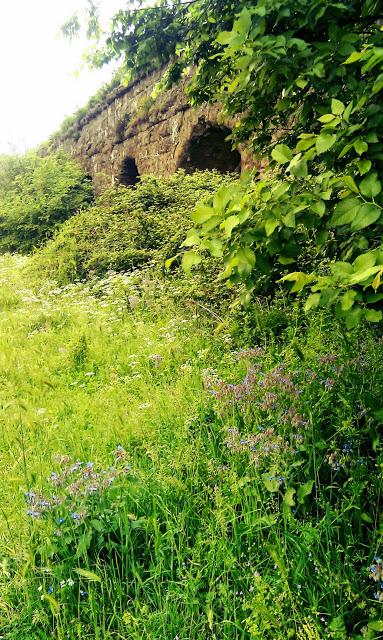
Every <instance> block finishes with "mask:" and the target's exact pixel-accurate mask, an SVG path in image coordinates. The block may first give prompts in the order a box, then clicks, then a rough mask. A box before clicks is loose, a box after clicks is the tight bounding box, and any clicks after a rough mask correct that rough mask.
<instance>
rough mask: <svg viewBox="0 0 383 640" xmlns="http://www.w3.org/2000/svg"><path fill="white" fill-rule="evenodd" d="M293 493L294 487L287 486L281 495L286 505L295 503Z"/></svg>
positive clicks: (291, 505)
mask: <svg viewBox="0 0 383 640" xmlns="http://www.w3.org/2000/svg"><path fill="white" fill-rule="evenodd" d="M294 493H295V489H293V487H288V488H287V489H286V493H285V495H284V496H283V502H284V503H285V504H287V506H288V507H293V506H294V505H295V500H294Z"/></svg>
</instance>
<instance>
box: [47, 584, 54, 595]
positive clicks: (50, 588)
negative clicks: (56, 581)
mask: <svg viewBox="0 0 383 640" xmlns="http://www.w3.org/2000/svg"><path fill="white" fill-rule="evenodd" d="M48 593H53V586H52V585H50V587H49V588H48Z"/></svg>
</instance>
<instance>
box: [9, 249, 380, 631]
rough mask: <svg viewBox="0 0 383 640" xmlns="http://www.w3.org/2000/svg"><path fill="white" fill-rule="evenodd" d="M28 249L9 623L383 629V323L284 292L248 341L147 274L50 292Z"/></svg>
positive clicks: (18, 298) (16, 289) (26, 626)
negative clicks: (138, 281)
mask: <svg viewBox="0 0 383 640" xmlns="http://www.w3.org/2000/svg"><path fill="white" fill-rule="evenodd" d="M29 260H30V258H27V259H25V258H20V257H14V258H11V257H3V258H2V259H1V260H0V283H1V287H0V309H1V312H2V317H3V319H4V322H2V323H1V324H0V343H1V344H2V345H3V350H2V352H1V357H2V373H3V378H2V379H3V384H2V385H1V386H0V405H1V407H2V438H3V440H2V442H3V444H2V451H1V465H0V498H1V505H2V509H1V514H2V518H1V521H0V554H1V558H2V561H1V563H0V589H1V607H0V626H1V629H2V633H3V634H5V636H6V637H7V638H9V640H21V639H23V640H24V638H28V639H29V638H31V639H34V640H35V639H36V640H37V639H38V638H40V639H41V638H49V637H52V634H53V635H55V636H57V637H58V638H59V637H63V638H65V637H66V636H68V635H69V637H72V638H73V639H76V640H85V639H86V640H87V639H88V638H89V639H90V638H97V637H99V638H100V639H101V638H102V640H111V639H112V638H113V637H118V636H121V637H123V638H125V637H129V638H131V639H132V640H141V639H142V638H151V639H152V638H153V639H158V640H160V638H161V639H162V638H175V637H176V636H177V635H178V636H179V638H188V637H190V638H193V639H194V638H200V639H201V640H205V638H210V637H214V636H215V637H216V638H219V639H220V640H221V639H222V640H253V639H254V638H259V640H261V639H262V640H283V638H292V639H294V640H328V638H334V639H337V640H342V639H347V640H349V639H351V638H352V639H354V640H357V639H358V640H361V639H362V638H369V639H370V640H373V639H375V638H376V639H377V638H379V633H380V632H381V628H382V620H381V618H382V615H381V599H382V595H381V592H382V590H381V585H380V581H379V580H378V578H379V577H380V572H381V571H383V568H381V563H380V562H379V560H378V557H376V556H380V555H381V545H382V522H381V519H382V508H381V482H382V478H381V468H382V467H381V465H382V455H383V453H382V443H381V439H380V433H379V432H380V426H381V416H382V401H381V388H382V384H383V379H382V376H383V374H382V367H381V362H382V357H383V347H382V342H381V340H380V339H379V336H378V335H376V334H375V330H374V327H370V328H365V327H363V329H354V330H353V331H351V332H350V333H349V335H348V339H347V341H346V340H345V339H344V335H343V331H342V328H341V327H340V325H339V324H338V323H337V322H334V320H333V318H332V317H331V314H329V313H327V312H322V311H318V312H317V314H316V315H315V317H306V318H305V320H304V321H305V322H306V325H305V329H304V330H302V331H300V330H299V328H300V326H301V325H300V322H301V320H300V311H299V309H298V307H297V308H296V309H292V308H291V307H290V306H288V305H287V303H286V300H281V301H280V302H279V303H278V306H277V308H274V307H273V306H271V307H270V308H269V309H267V308H265V309H264V314H265V315H267V314H270V313H272V312H275V313H279V312H280V311H281V309H285V315H286V316H287V322H285V324H284V328H282V326H280V327H279V332H280V333H279V336H278V343H275V342H272V340H270V335H271V334H270V333H269V332H268V331H262V330H261V329H258V331H259V333H258V345H259V346H257V347H254V345H251V343H250V345H246V344H244V343H243V346H242V348H240V349H238V347H237V345H236V344H235V342H233V340H232V338H231V336H230V335H229V334H227V333H222V332H221V333H220V334H218V335H214V334H213V331H212V329H213V328H214V325H212V324H211V323H210V320H208V318H207V317H206V316H204V315H201V314H198V315H197V314H194V315H192V314H191V313H190V310H189V309H188V308H185V306H184V305H182V306H178V305H175V304H173V303H172V302H171V301H170V299H168V298H165V297H162V299H161V300H160V301H159V302H158V301H153V299H152V297H151V296H150V291H149V289H148V290H147V293H146V294H144V293H142V292H141V294H139V295H138V301H137V304H135V305H133V304H131V301H130V299H131V296H132V293H133V291H134V276H129V275H126V274H125V275H122V274H114V275H109V276H108V277H107V278H104V279H102V280H98V281H96V280H95V281H93V282H88V283H85V284H76V285H70V286H64V287H62V288H59V287H57V286H56V285H55V284H52V283H46V282H43V283H41V284H40V287H39V288H34V289H33V290H32V289H30V282H29V281H28V280H27V279H25V268H24V269H22V267H23V265H24V266H25V264H26V263H27V262H29ZM144 277H145V276H144ZM156 286H159V282H158V283H157V285H156ZM284 305H285V306H284ZM242 313H243V311H242ZM260 314H261V309H260V310H259V315H260ZM242 338H243V336H242ZM20 353H22V354H23V358H21V359H20ZM80 463H82V464H80ZM25 493H27V495H24V494H25ZM26 511H28V512H29V515H28V513H26ZM374 556H375V558H374ZM371 578H372V579H371ZM374 578H376V579H374Z"/></svg>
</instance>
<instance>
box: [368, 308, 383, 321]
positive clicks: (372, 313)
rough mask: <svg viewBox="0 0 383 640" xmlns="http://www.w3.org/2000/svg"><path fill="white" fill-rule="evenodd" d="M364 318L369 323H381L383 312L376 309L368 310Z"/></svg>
mask: <svg viewBox="0 0 383 640" xmlns="http://www.w3.org/2000/svg"><path fill="white" fill-rule="evenodd" d="M364 317H365V318H366V320H367V322H380V321H381V319H382V312H381V311H380V310H376V309H366V311H365V313H364Z"/></svg>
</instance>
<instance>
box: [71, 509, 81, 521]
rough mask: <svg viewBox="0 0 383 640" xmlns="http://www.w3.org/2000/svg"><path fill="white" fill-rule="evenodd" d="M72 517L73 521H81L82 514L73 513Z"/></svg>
mask: <svg viewBox="0 0 383 640" xmlns="http://www.w3.org/2000/svg"><path fill="white" fill-rule="evenodd" d="M70 517H71V518H72V520H81V516H80V514H79V513H76V512H75V511H74V512H73V513H71V515H70Z"/></svg>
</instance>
